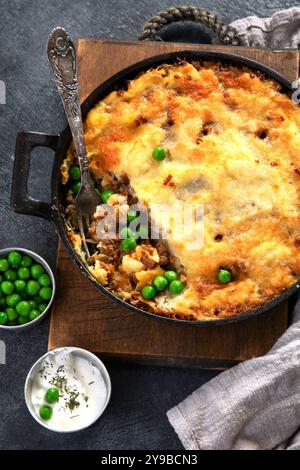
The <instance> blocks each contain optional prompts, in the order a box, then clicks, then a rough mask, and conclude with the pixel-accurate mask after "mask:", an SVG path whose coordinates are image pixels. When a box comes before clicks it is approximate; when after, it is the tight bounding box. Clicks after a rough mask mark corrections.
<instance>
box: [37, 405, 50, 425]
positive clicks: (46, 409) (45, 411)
mask: <svg viewBox="0 0 300 470" xmlns="http://www.w3.org/2000/svg"><path fill="white" fill-rule="evenodd" d="M39 414H40V417H41V418H42V419H43V420H44V421H48V420H49V419H50V418H51V416H52V408H51V406H48V405H42V406H40V409H39Z"/></svg>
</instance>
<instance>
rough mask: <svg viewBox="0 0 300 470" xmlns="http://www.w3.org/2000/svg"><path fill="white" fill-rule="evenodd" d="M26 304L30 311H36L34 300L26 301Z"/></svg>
mask: <svg viewBox="0 0 300 470" xmlns="http://www.w3.org/2000/svg"><path fill="white" fill-rule="evenodd" d="M28 303H29V307H30V311H31V310H36V309H37V303H36V301H35V300H28Z"/></svg>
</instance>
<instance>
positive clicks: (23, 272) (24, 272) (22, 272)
mask: <svg viewBox="0 0 300 470" xmlns="http://www.w3.org/2000/svg"><path fill="white" fill-rule="evenodd" d="M18 277H19V279H22V280H23V281H26V280H27V279H29V278H30V271H29V269H28V268H19V269H18Z"/></svg>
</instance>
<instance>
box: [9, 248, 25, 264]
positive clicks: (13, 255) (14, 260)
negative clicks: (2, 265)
mask: <svg viewBox="0 0 300 470" xmlns="http://www.w3.org/2000/svg"><path fill="white" fill-rule="evenodd" d="M7 259H8V262H9V264H11V265H12V266H15V265H16V264H20V263H21V259H22V256H21V254H20V253H19V252H18V251H11V252H10V253H9V254H8V257H7Z"/></svg>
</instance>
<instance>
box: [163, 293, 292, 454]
mask: <svg viewBox="0 0 300 470" xmlns="http://www.w3.org/2000/svg"><path fill="white" fill-rule="evenodd" d="M295 312H296V315H298V316H299V317H300V299H299V300H298V302H297V304H296V307H295ZM167 416H168V419H169V421H170V423H171V425H172V426H173V428H174V429H175V431H176V432H177V434H178V436H179V439H180V440H181V442H182V444H183V446H184V447H185V448H186V449H189V450H208V449H215V450H216V449H217V450H229V449H235V450H236V449H239V450H246V449H247V450H251V449H253V450H261V449H273V448H275V447H276V446H279V447H278V448H287V449H300V432H299V434H298V435H294V434H295V433H296V432H297V430H298V428H299V425H300V320H299V321H297V322H296V323H295V324H293V325H292V326H290V327H289V328H288V330H287V331H286V332H285V333H284V335H283V336H282V337H281V338H280V339H279V340H278V341H277V343H276V344H275V346H274V347H273V348H272V349H271V350H270V351H269V352H268V353H267V354H266V355H265V356H263V357H259V358H255V359H250V360H248V361H245V362H243V363H241V364H239V365H237V366H235V367H233V368H232V369H229V370H228V371H226V372H223V373H221V374H220V375H218V376H217V377H215V378H214V379H212V380H211V381H210V382H208V383H206V384H205V385H203V386H202V387H200V388H199V389H198V390H196V391H195V392H194V393H192V395H190V396H188V397H187V398H186V399H185V400H184V401H183V402H182V403H180V404H179V405H177V406H175V407H174V408H172V409H171V410H169V411H168V413H167ZM293 435H294V436H293Z"/></svg>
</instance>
